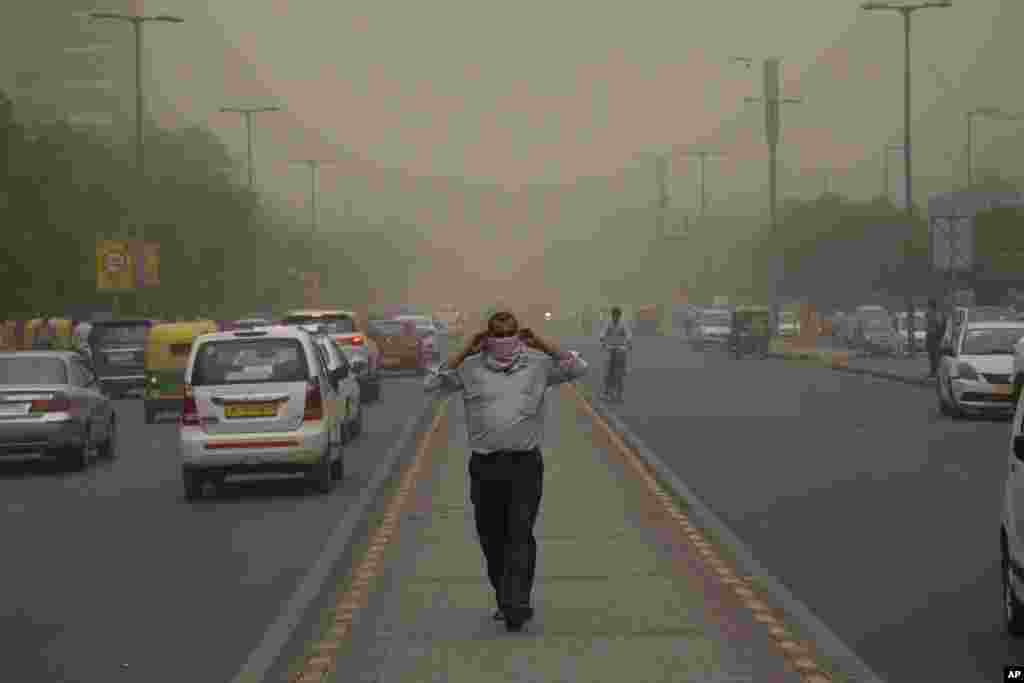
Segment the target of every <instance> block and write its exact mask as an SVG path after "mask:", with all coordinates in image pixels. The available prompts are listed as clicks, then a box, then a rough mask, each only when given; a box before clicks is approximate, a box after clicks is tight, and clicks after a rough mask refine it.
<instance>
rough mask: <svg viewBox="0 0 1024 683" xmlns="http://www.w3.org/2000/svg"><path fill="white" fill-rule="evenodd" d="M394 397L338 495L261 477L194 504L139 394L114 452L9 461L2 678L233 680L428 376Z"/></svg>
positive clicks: (3, 482)
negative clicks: (91, 460)
mask: <svg viewBox="0 0 1024 683" xmlns="http://www.w3.org/2000/svg"><path fill="white" fill-rule="evenodd" d="M382 393H383V400H382V401H381V402H380V403H377V404H374V405H372V406H370V408H369V412H367V414H366V423H365V432H364V435H363V436H362V437H361V438H360V440H359V441H358V442H356V443H355V444H353V445H351V446H349V447H348V448H347V449H346V470H347V471H346V478H345V480H344V481H343V482H341V483H339V485H338V487H337V488H336V489H335V491H334V493H332V494H331V495H329V496H321V495H318V494H316V493H314V492H312V490H311V489H310V487H309V486H307V485H306V484H305V482H303V481H302V480H301V479H298V480H295V479H283V480H282V479H276V480H274V479H267V478H261V479H257V480H256V481H249V482H247V483H246V484H244V485H238V484H235V485H232V483H231V482H230V481H229V482H228V486H227V487H226V489H225V491H224V492H223V494H222V495H221V496H220V497H218V498H215V499H204V500H202V501H199V502H196V503H193V504H189V503H186V502H185V501H184V500H183V497H182V485H181V479H180V473H179V468H178V459H177V453H176V450H175V439H176V426H174V425H146V424H144V423H143V415H142V404H141V402H139V401H131V400H128V401H119V402H118V403H117V412H118V417H119V419H120V424H121V432H120V439H121V443H120V457H119V458H118V459H117V460H116V461H114V462H110V463H105V462H104V463H97V464H94V465H93V466H92V467H91V468H90V469H88V470H86V471H85V472H81V473H67V474H64V473H59V472H55V471H53V469H52V468H47V467H44V466H39V465H24V464H21V465H14V464H11V463H6V464H4V466H3V467H0V500H2V501H3V502H2V505H3V506H4V510H5V514H4V515H3V516H0V520H2V521H0V524H2V529H0V538H3V543H4V552H3V566H4V571H3V579H4V580H3V581H2V582H0V605H3V609H0V632H2V633H3V634H4V638H5V642H4V647H3V650H4V655H3V666H2V669H3V672H4V676H3V677H4V679H5V680H11V681H14V680H18V681H46V682H47V683H86V682H91V681H146V682H147V683H164V682H166V683H181V682H182V681H197V682H210V683H225V682H226V681H229V680H231V678H232V677H233V676H234V675H235V674H236V673H237V672H238V669H239V667H240V666H241V665H242V663H243V662H244V661H245V660H246V658H247V657H248V655H249V653H250V652H251V651H252V650H253V648H255V647H256V645H257V644H258V643H259V642H260V639H261V638H262V637H263V635H264V631H265V630H266V629H267V627H268V625H269V624H270V623H271V622H272V621H273V620H274V619H275V618H276V617H277V616H278V614H279V613H280V611H281V606H282V603H284V602H285V601H286V600H287V599H288V598H289V596H290V595H291V594H292V592H293V591H294V590H295V588H296V584H297V583H298V581H299V580H300V579H301V578H302V576H303V575H304V574H305V572H306V571H307V570H308V569H309V567H310V565H312V564H313V562H314V560H315V559H316V557H317V556H318V555H319V553H320V551H321V549H322V547H323V544H324V542H325V540H326V538H327V536H328V534H329V533H330V531H331V529H332V528H333V527H334V526H335V525H336V524H337V523H338V520H339V519H340V518H341V517H342V516H343V514H344V512H345V510H346V508H347V507H348V506H349V505H350V504H352V503H353V502H354V501H355V500H356V498H357V497H358V494H359V492H360V490H361V488H362V487H363V486H365V484H366V483H367V481H368V479H369V477H370V475H371V473H372V471H373V469H374V467H375V466H376V464H377V462H378V458H379V456H381V455H383V454H384V453H385V452H386V451H387V450H388V447H389V446H390V445H391V443H392V442H393V441H394V440H395V438H396V437H397V436H398V434H399V432H401V429H402V426H403V425H404V424H405V422H406V421H407V419H408V417H409V415H410V414H412V413H413V412H414V411H416V409H417V408H418V407H419V406H421V405H422V401H423V390H422V384H421V380H420V379H419V378H415V377H408V378H392V379H388V380H385V383H384V387H383V392H382Z"/></svg>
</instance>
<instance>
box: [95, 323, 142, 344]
mask: <svg viewBox="0 0 1024 683" xmlns="http://www.w3.org/2000/svg"><path fill="white" fill-rule="evenodd" d="M148 331H149V325H147V324H146V323H133V324H127V325H95V326H94V327H93V328H92V331H91V332H90V334H89V336H90V338H91V339H93V340H95V343H96V344H97V345H99V346H103V345H106V344H138V345H142V344H145V343H146V333H147V332H148Z"/></svg>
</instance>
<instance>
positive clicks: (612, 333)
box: [601, 306, 633, 401]
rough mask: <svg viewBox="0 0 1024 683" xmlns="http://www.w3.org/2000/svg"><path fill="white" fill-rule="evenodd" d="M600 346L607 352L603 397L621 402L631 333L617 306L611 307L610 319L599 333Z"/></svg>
mask: <svg viewBox="0 0 1024 683" xmlns="http://www.w3.org/2000/svg"><path fill="white" fill-rule="evenodd" d="M601 346H602V348H604V349H606V350H607V351H608V363H607V365H606V366H605V373H604V393H603V397H604V398H605V399H607V400H618V401H621V400H622V384H623V376H624V375H625V374H626V351H627V350H629V349H630V348H632V346H633V333H632V332H631V331H630V330H629V327H628V326H627V325H626V323H624V322H623V321H622V309H621V308H619V307H618V306H613V307H612V319H611V320H610V321H609V322H608V324H607V325H606V326H605V328H604V331H603V332H601Z"/></svg>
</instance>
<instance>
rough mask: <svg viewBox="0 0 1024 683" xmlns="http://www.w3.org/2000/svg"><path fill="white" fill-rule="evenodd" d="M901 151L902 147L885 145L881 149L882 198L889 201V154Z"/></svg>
mask: <svg viewBox="0 0 1024 683" xmlns="http://www.w3.org/2000/svg"><path fill="white" fill-rule="evenodd" d="M901 149H903V145H895V144H892V145H886V146H885V147H883V148H882V196H883V197H885V198H886V199H889V152H895V151H897V150H901Z"/></svg>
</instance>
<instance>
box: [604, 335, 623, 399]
mask: <svg viewBox="0 0 1024 683" xmlns="http://www.w3.org/2000/svg"><path fill="white" fill-rule="evenodd" d="M604 348H605V350H606V351H608V369H607V371H606V372H605V378H604V394H603V397H604V398H605V399H606V400H613V401H617V402H620V403H621V402H622V392H623V388H624V387H623V384H624V380H623V378H624V377H625V374H626V351H627V350H628V349H629V345H628V344H605V345H604Z"/></svg>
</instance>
